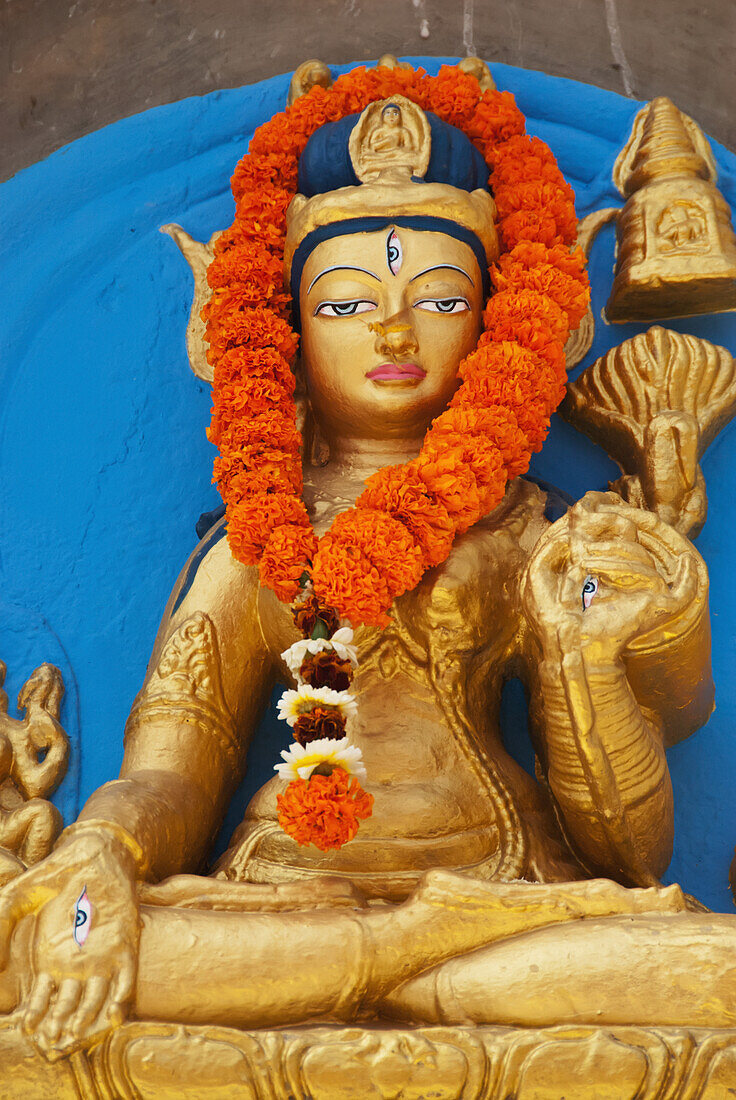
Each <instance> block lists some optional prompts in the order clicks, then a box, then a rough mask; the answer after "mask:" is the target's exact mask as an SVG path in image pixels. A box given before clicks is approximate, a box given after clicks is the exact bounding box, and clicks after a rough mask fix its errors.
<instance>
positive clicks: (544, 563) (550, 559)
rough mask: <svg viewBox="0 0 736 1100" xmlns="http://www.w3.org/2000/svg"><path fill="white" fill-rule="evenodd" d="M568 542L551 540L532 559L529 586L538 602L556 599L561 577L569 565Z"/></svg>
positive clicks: (528, 579)
mask: <svg viewBox="0 0 736 1100" xmlns="http://www.w3.org/2000/svg"><path fill="white" fill-rule="evenodd" d="M567 561H568V550H567V545H566V540H564V539H562V538H554V537H553V538H550V539H548V540H547V542H545V543H544V544H543V545H542V546H541V547H540V548H539V549H538V550H537V551H536V552H535V553H534V556H533V557H532V560H531V562H530V564H529V570H528V573H527V584H528V586H529V588H530V589H531V591H532V593H533V595H534V598H535V599H536V600H537V602H539V601H540V599H544V598H545V597H551V598H554V597H555V595H556V593H557V588H558V585H559V580H560V575H561V573H562V571H563V570H564V568H565V566H566V565H567Z"/></svg>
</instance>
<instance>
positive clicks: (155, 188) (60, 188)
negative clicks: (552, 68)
mask: <svg viewBox="0 0 736 1100" xmlns="http://www.w3.org/2000/svg"><path fill="white" fill-rule="evenodd" d="M411 60H413V61H415V62H416V63H420V64H422V65H423V66H424V67H425V68H426V69H427V70H428V71H429V72H431V73H434V72H436V71H437V69H438V67H439V65H440V64H441V63H442V62H443V61H444V60H446V59H439V58H418V59H411ZM348 67H349V66H348ZM348 67H346V68H348ZM334 71H335V74H337V72H342V71H345V70H344V69H335V70H334ZM493 74H494V77H495V79H496V82H497V83H498V86H499V87H500V88H508V89H510V90H511V91H512V92H513V93H514V94H515V95H516V97H517V101H518V104H519V106H520V108H521V109H522V111H524V113H525V114H526V116H527V119H528V131H529V132H530V133H532V134H537V135H539V136H540V137H541V138H543V139H544V140H545V141H547V142H548V143H549V145H550V146H551V147H552V149H553V151H554V152H555V154H556V156H557V157H558V160H559V162H560V165H561V167H562V170H563V171H564V173H565V175H566V176H567V178H568V179H569V180H570V182H571V183H572V184H573V186H574V188H575V191H576V195H577V209H578V215H579V216H581V217H582V216H583V215H585V214H587V213H588V212H589V211H591V210H594V209H597V208H600V207H603V206H611V205H616V206H618V205H620V204H621V199H620V196H619V195H618V193H617V192H616V191H615V190H614V189H613V185H612V183H611V169H612V166H613V162H614V159H615V157H616V154H617V153H618V151H619V149H620V147H621V145H622V144H623V143H624V142H625V141H626V139H627V137H628V134H629V131H630V127H631V123H632V121H633V118H634V115H635V114H636V111H637V110H638V109H639V107H640V106H641V104H639V103H635V102H632V101H631V100H627V99H624V98H622V97H620V96H616V95H613V94H611V93H609V92H603V91H600V90H599V89H596V88H592V87H588V86H586V85H582V84H577V83H575V82H573V81H567V80H562V79H559V78H553V77H548V76H544V75H542V74H540V73H534V72H527V71H524V70H521V69H514V68H510V67H508V66H504V65H495V66H493ZM289 79H290V76H289V75H285V76H278V77H275V78H273V79H272V80H268V81H265V82H263V83H261V84H256V85H253V86H251V87H246V88H239V89H233V90H230V91H221V92H215V93H212V94H211V95H208V96H205V97H203V98H193V99H187V100H184V101H183V102H180V103H174V104H171V105H170V106H166V107H159V108H155V109H153V110H150V111H146V112H144V113H143V114H141V115H137V116H135V117H133V118H128V119H124V120H123V121H121V122H118V123H115V124H114V125H112V126H108V127H106V128H105V129H104V130H101V131H99V132H98V133H94V134H90V135H89V136H87V137H85V138H82V139H81V140H79V141H76V142H74V143H73V144H72V145H69V146H67V147H66V148H64V149H61V150H60V151H59V152H57V153H55V154H54V155H53V156H51V157H49V158H48V159H47V160H45V161H43V162H41V163H39V164H36V165H34V166H33V167H31V168H29V169H27V170H26V171H24V172H21V173H20V174H19V175H18V176H16V177H15V178H14V179H12V180H10V181H9V182H7V183H6V184H4V185H2V187H0V220H1V233H0V247H1V248H2V252H1V253H0V255H1V256H2V269H1V270H2V276H1V279H2V282H1V283H0V294H1V297H0V301H2V302H3V303H4V307H5V310H4V312H5V316H4V318H3V324H2V336H3V343H4V354H3V357H2V363H1V366H0V394H1V395H2V398H1V405H2V407H1V409H0V470H1V471H2V477H1V478H0V504H1V509H0V517H1V518H0V601H2V603H1V604H0V657H1V658H2V659H4V660H5V661H6V662H7V665H8V680H7V688H8V691H9V693H10V694H11V697H12V695H13V693H17V691H18V689H19V688H20V686H21V684H22V683H23V681H24V680H25V679H26V678H27V676H28V675H29V674H30V672H31V671H32V669H33V667H35V665H36V664H38V663H39V662H40V661H42V660H51V661H54V662H55V663H57V664H60V666H61V667H62V670H63V672H64V675H65V679H66V683H67V688H68V694H67V699H66V701H65V705H64V711H63V719H64V722H65V724H66V727H67V729H68V730H69V732H70V735H71V736H72V740H73V745H72V760H73V764H72V767H71V768H70V772H69V775H68V776H67V779H66V780H65V781H64V784H63V785H62V787H61V789H60V792H59V794H58V795H57V799H56V800H57V802H58V804H59V805H60V807H61V808H62V810H63V812H64V815H65V819H66V821H67V822H69V821H70V820H72V819H73V817H74V815H75V813H76V810H77V808H78V807H79V806H81V804H82V803H83V801H84V800H85V799H86V798H87V796H88V795H89V794H90V793H91V791H92V790H94V788H95V787H97V786H98V785H99V784H101V783H103V782H105V781H106V780H108V779H111V778H114V777H115V776H116V774H117V771H118V768H119V765H120V761H121V757H122V732H123V726H124V723H125V719H126V715H127V713H128V711H129V709H130V705H131V703H132V700H133V697H134V695H135V693H136V691H137V690H138V688H139V687H140V684H141V681H142V679H143V676H144V673H145V669H146V663H147V659H148V655H149V653H150V649H151V646H152V644H153V639H154V635H155V633H156V629H157V625H158V620H159V617H160V614H161V612H162V610H163V607H164V604H165V602H166V599H167V596H168V593H169V590H170V589H171V587H172V585H173V583H174V581H175V579H176V576H177V573H178V571H179V569H180V568H181V566H182V565H183V563H184V561H185V559H186V558H187V556H188V554H189V552H190V551H191V549H192V547H193V545H194V543H195V541H196V536H195V534H194V523H195V521H196V519H197V518H198V516H199V514H200V512H202V511H205V510H208V509H210V508H213V507H215V506H216V505H217V504H218V503H219V498H218V496H217V493H216V491H215V489H214V488H213V487H212V485H211V484H210V474H211V466H212V458H213V449H212V447H211V446H210V445H209V443H208V442H207V439H206V437H205V426H206V424H207V422H208V419H209V406H210V395H209V389H208V387H207V386H206V385H204V384H203V383H201V382H199V381H198V380H197V379H196V378H194V377H193V375H192V374H191V373H190V370H189V366H188V362H187V358H186V350H185V346H184V332H185V327H186V322H187V317H188V312H189V306H190V302H191V275H190V273H189V270H188V268H187V267H186V264H185V263H184V260H183V259H182V257H181V255H180V254H179V252H178V250H177V249H176V247H175V246H174V244H173V242H172V241H171V240H170V239H169V238H168V237H165V236H162V235H161V234H159V232H158V228H159V226H160V225H162V224H164V223H166V222H171V221H178V222H180V223H182V224H183V226H184V227H185V229H187V230H188V231H189V232H190V233H191V234H192V235H193V236H194V237H197V238H199V239H201V240H207V239H209V237H210V236H211V234H212V233H213V232H215V231H216V230H218V229H221V228H224V227H225V226H227V225H229V224H230V222H231V221H232V216H233V210H234V207H233V201H232V197H231V195H230V191H229V177H230V174H231V172H232V170H233V167H234V165H235V163H236V161H237V160H238V158H239V157H240V156H241V155H242V153H243V152H245V150H246V149H247V146H248V140H249V138H250V135H251V134H252V133H253V130H254V129H255V127H256V126H258V125H259V124H260V123H261V122H263V121H264V120H265V119H267V118H269V117H270V116H271V115H272V114H274V113H275V112H276V111H279V110H281V109H282V107H283V105H284V103H285V101H286V93H287V89H288V85H289ZM713 147H714V152H715V155H716V159H717V161H718V165H719V172H720V176H719V186H720V187H721V190H722V191H723V193H724V195H725V197H726V199H727V200H728V201H729V202H730V203H732V204H733V203H736V158H735V157H734V156H733V155H732V154H730V153H729V152H727V151H726V150H725V149H723V148H722V147H720V146H719V145H718V144H717V143H715V142H714V143H713ZM613 248H614V241H613V230H612V229H611V228H608V229H607V230H605V231H604V232H603V233H602V234H601V236H600V237H599V239H598V241H597V243H596V245H595V247H594V250H593V254H592V258H591V279H592V282H593V288H594V310H595V316H596V339H595V344H594V346H593V348H592V350H591V352H590V354H589V355H588V356H587V358H586V360H585V361H584V362H583V363H582V364H580V366H579V367H578V368H577V369H576V372H575V373H576V374H577V373H578V372H579V371H580V370H582V369H584V367H585V366H587V365H588V364H589V363H590V362H592V361H593V359H594V358H596V357H597V356H598V355H600V354H602V353H603V352H604V351H606V350H607V349H608V348H610V347H613V346H615V345H616V344H618V343H620V342H621V341H622V340H624V339H626V338H627V337H629V336H631V335H633V334H634V333H636V332H638V331H643V330H644V329H645V328H646V326H636V325H616V326H608V325H607V324H605V323H604V321H603V320H602V318H601V310H602V308H603V305H604V304H605V301H606V298H607V295H608V289H609V286H610V280H611V273H612V266H613ZM670 327H672V328H676V329H679V330H680V331H684V332H692V333H694V334H695V335H698V336H703V337H706V338H707V339H709V340H711V341H713V342H715V343H719V344H725V345H726V346H727V347H729V349H730V350H731V352H732V353H733V352H734V351H736V315H734V314H724V315H721V316H718V317H706V318H699V319H689V320H684V321H681V322H673V323H671V325H670ZM735 465H736V425H732V426H731V427H729V428H727V429H726V431H724V432H723V433H722V434H721V436H720V437H719V438H718V439H717V441H716V442H715V444H714V445H713V446H712V447H711V449H710V450H709V452H708V453H707V455H706V457H705V460H704V463H703V469H704V472H705V477H706V482H707V485H708V490H709V498H710V510H709V516H708V522H707V524H706V527H705V530H704V532H703V534H702V535H701V536H700V538H699V540H698V547H699V549H700V551H701V553H702V554H703V556H704V557H705V560H706V562H707V563H708V567H709V570H710V577H711V613H712V621H713V663H714V671H715V680H716V688H717V705H718V709H717V711H716V713H715V714H714V716H713V717H712V718H711V720H710V722H709V724H708V725H707V726H706V727H705V728H704V729H703V730H701V731H700V732H699V733H697V734H696V735H695V736H694V737H692V738H691V739H690V741H688V742H686V743H684V744H681V745H679V746H677V747H676V748H674V749H673V750H671V751H670V753H669V762H670V768H671V770H672V777H673V781H674V786H675V804H676V827H677V831H676V847H675V855H674V859H673V861H672V864H671V866H670V869H669V872H668V875H667V880H668V881H675V880H676V881H679V882H681V883H682V885H683V886H684V887H685V888H686V889H687V890H688V891H690V892H691V893H693V894H696V895H697V896H699V897H700V898H701V899H702V900H703V901H704V902H705V903H706V904H708V905H709V906H711V907H712V908H714V909H716V910H724V911H728V910H729V909H731V908H732V906H731V901H730V893H729V891H728V883H727V876H728V867H729V863H730V860H731V855H732V853H733V846H734V843H736V798H734V783H735V780H736V675H735V674H734V668H736V662H735V661H734V658H735V656H736V652H735V651H736V644H735V642H734V629H735V627H736V586H734V584H733V577H732V574H733V566H732V564H731V561H730V558H731V553H732V547H733V542H734V538H735V537H736V515H734V509H733V489H732V487H731V484H730V483H731V480H732V471H733V469H734V466H735ZM532 472H533V473H535V474H537V475H538V476H540V477H542V478H545V479H546V480H548V481H551V482H553V483H555V484H557V485H559V486H560V487H561V488H563V489H565V490H567V491H568V492H569V493H571V494H572V495H573V496H575V497H579V496H580V495H581V494H583V493H584V492H585V491H586V490H587V489H590V488H603V487H605V485H606V482H607V480H608V478H609V477H613V476H616V473H617V471H616V469H615V467H614V466H613V465H612V463H611V462H610V461H609V460H608V459H607V457H606V455H605V454H604V453H603V451H601V450H599V449H597V448H596V447H595V446H594V445H593V444H592V443H590V442H589V441H588V440H586V439H584V438H583V437H582V436H580V435H578V434H577V433H576V432H575V431H574V430H573V429H572V428H570V427H569V426H568V425H566V424H564V423H563V422H562V421H561V420H560V419H557V420H556V421H555V423H554V425H553V429H552V432H551V434H550V438H549V440H548V442H547V443H546V445H545V448H544V450H543V452H542V453H541V454H540V455H538V456H537V457H536V459H535V461H534V464H533V467H532ZM77 689H78V692H77ZM503 713H504V720H505V727H506V736H507V742H508V744H509V746H510V748H511V751H513V753H514V755H516V756H517V758H519V759H520V760H521V761H522V762H523V763H524V764H525V766H527V767H529V765H530V748H529V745H528V741H527V739H526V734H525V715H524V708H523V703H522V700H521V697H520V692H519V691H518V689H517V690H515V689H514V685H511V688H510V690H509V691H508V692H507V695H506V697H505V700H504V707H503ZM280 725H283V724H281V723H278V722H277V721H276V720H275V718H274V716H273V713H272V714H271V715H270V716H268V717H267V718H266V719H265V720H264V722H263V723H262V726H261V729H260V731H259V735H258V737H257V740H256V744H255V746H254V748H253V751H252V754H251V758H250V761H251V762H250V769H249V774H248V776H247V778H246V781H245V783H244V785H243V788H242V790H241V792H240V794H239V797H238V799H236V803H235V804H234V805H233V807H232V808H231V812H230V815H229V818H230V824H231V825H232V824H234V823H235V822H237V820H239V816H240V814H241V812H242V805H243V802H244V801H245V799H246V798H247V797H248V795H249V793H250V792H252V791H253V790H255V789H256V788H257V787H258V786H259V785H260V784H261V783H262V782H263V781H264V780H265V779H266V778H268V776H269V774H271V768H272V767H273V764H274V762H275V760H277V759H278V753H279V750H280V748H281V747H282V746H283V745H284V744H286V742H287V741H288V737H287V736H286V733H285V729H286V727H285V726H284V727H283V728H282V729H280V728H279V726H280ZM80 740H81V749H80ZM226 828H227V827H226ZM225 831H226V830H225ZM225 831H224V832H225ZM223 836H224V833H223Z"/></svg>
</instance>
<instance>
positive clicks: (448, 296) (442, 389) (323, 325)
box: [299, 228, 483, 439]
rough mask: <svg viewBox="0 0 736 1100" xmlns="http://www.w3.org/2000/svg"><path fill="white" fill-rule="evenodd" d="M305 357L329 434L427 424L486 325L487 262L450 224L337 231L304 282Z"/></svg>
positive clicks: (406, 431) (380, 433) (367, 435)
mask: <svg viewBox="0 0 736 1100" xmlns="http://www.w3.org/2000/svg"><path fill="white" fill-rule="evenodd" d="M299 301H300V308H301V317H302V361H303V366H304V370H305V372H306V379H307V387H308V390H309V396H310V400H311V404H312V408H313V411H314V414H315V416H316V417H317V419H318V421H319V423H320V426H321V427H322V429H323V431H324V432H325V434H326V435H327V436H328V437H329V436H335V435H338V436H344V435H350V436H353V437H358V438H363V439H390V438H392V437H399V436H407V435H418V434H423V433H424V432H425V431H426V429H427V428H428V426H429V424H430V423H431V421H432V419H433V418H434V417H436V416H438V415H439V414H440V413H441V412H442V411H443V409H444V408H445V407H446V406H447V403H448V401H449V400H450V398H451V397H452V395H453V393H454V392H455V390H456V388H457V385H458V377H457V368H458V365H459V364H460V361H461V360H462V359H463V358H464V357H465V356H466V355H467V354H468V353H469V352H471V351H472V350H473V348H474V347H475V345H476V343H477V340H478V336H479V333H480V327H481V311H482V309H483V288H482V281H481V272H480V269H479V266H478V262H477V260H476V258H475V255H474V253H473V250H472V249H471V248H470V247H469V245H467V244H465V243H463V242H462V241H458V240H456V239H455V238H454V237H450V236H448V235H446V234H444V233H430V232H423V231H418V230H412V229H403V228H402V229H397V228H388V229H382V230H379V231H377V232H374V233H360V234H352V235H349V236H340V237H335V238H333V239H332V240H329V241H323V242H322V243H321V244H319V245H318V246H317V247H316V248H315V249H314V251H313V252H312V253H311V255H310V256H309V258H308V260H307V262H306V264H305V266H304V272H303V274H302V280H301V288H300V298H299Z"/></svg>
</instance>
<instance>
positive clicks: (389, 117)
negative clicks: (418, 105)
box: [383, 107, 401, 126]
mask: <svg viewBox="0 0 736 1100" xmlns="http://www.w3.org/2000/svg"><path fill="white" fill-rule="evenodd" d="M383 122H384V123H385V124H386V125H388V126H398V125H399V123H400V122H401V111H400V110H399V108H398V107H385V108H384V111H383Z"/></svg>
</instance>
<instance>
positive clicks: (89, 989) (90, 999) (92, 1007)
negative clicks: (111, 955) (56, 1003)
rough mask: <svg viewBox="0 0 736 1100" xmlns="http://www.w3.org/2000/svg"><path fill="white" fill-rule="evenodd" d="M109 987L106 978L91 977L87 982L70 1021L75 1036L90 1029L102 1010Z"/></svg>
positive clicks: (70, 1028) (79, 1035) (82, 1034)
mask: <svg viewBox="0 0 736 1100" xmlns="http://www.w3.org/2000/svg"><path fill="white" fill-rule="evenodd" d="M109 988H110V985H109V982H108V981H107V979H106V978H101V977H96V978H90V980H89V981H88V982H87V985H86V987H85V990H84V993H83V995H82V999H81V1000H80V1002H79V1005H78V1007H77V1011H76V1012H75V1013H74V1015H73V1016H72V1018H71V1021H70V1023H69V1030H70V1031H71V1033H72V1034H73V1035H74V1036H75V1037H77V1038H79V1037H82V1036H84V1035H85V1034H86V1032H87V1031H88V1030H89V1027H90V1025H91V1024H92V1023H93V1022H94V1021H95V1019H96V1018H97V1016H98V1015H99V1013H100V1011H101V1010H102V1007H103V1005H104V1003H105V1001H106V999H107V993H108V990H109Z"/></svg>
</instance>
